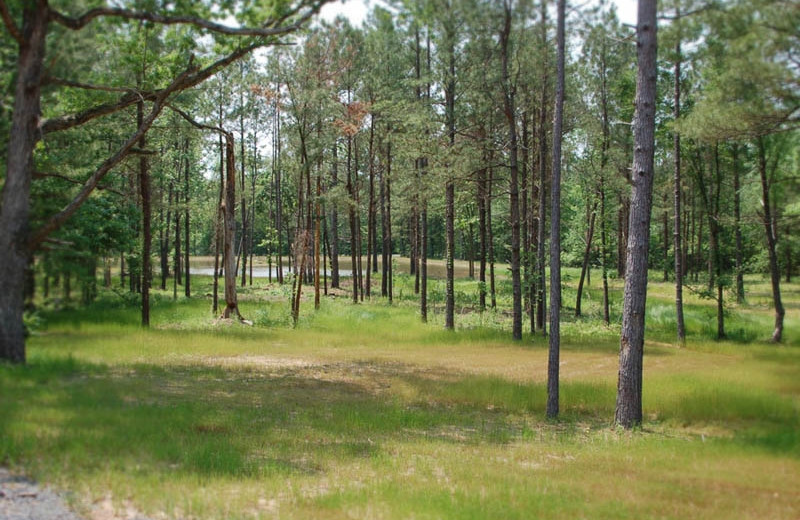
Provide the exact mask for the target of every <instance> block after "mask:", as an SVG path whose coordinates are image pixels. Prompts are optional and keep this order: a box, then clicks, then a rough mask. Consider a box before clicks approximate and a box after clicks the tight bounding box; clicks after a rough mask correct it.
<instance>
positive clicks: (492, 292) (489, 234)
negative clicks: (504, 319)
mask: <svg viewBox="0 0 800 520" xmlns="http://www.w3.org/2000/svg"><path fill="white" fill-rule="evenodd" d="M489 161H490V162H491V158H490V160H489ZM493 187H494V169H493V168H489V182H488V189H487V190H486V239H487V241H488V242H489V300H490V302H491V306H492V309H496V308H497V291H496V288H495V277H494V232H493V230H492V189H493Z"/></svg>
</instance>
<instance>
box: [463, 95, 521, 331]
mask: <svg viewBox="0 0 800 520" xmlns="http://www.w3.org/2000/svg"><path fill="white" fill-rule="evenodd" d="M526 104H527V103H526ZM529 151H530V132H529V117H528V111H527V110H526V111H525V112H523V113H522V165H521V166H520V235H521V238H522V251H521V253H520V264H521V267H522V291H523V292H522V309H523V312H524V313H525V315H527V316H528V317H529V319H530V317H533V313H532V312H531V310H532V309H533V306H532V301H531V297H530V294H531V291H530V290H529V288H530V287H531V285H532V284H531V270H530V261H529V260H530V257H531V236H530V214H531V213H532V211H533V206H531V207H530V208H529V207H528V201H529V199H528V161H529V158H530V153H529ZM531 180H532V179H531ZM530 190H531V191H533V182H531V184H530ZM471 229H472V224H471V223H470V230H471Z"/></svg>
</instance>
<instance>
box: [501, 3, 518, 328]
mask: <svg viewBox="0 0 800 520" xmlns="http://www.w3.org/2000/svg"><path fill="white" fill-rule="evenodd" d="M511 1H512V0H504V2H503V8H504V14H505V16H504V23H503V30H502V32H501V33H500V47H501V53H500V55H501V58H502V67H503V91H504V96H503V101H504V108H505V115H506V122H507V123H508V138H509V161H510V173H511V178H510V182H509V195H510V209H511V292H512V299H513V302H512V313H511V316H512V318H511V337H512V338H513V339H515V340H521V339H522V280H521V277H520V215H519V162H518V161H519V159H518V157H519V150H518V138H517V119H516V103H515V96H516V93H515V89H516V87H515V86H513V85H512V84H511V72H510V70H509V66H508V60H509V58H510V56H509V52H510V50H509V42H508V40H509V38H510V36H511V7H512V4H511Z"/></svg>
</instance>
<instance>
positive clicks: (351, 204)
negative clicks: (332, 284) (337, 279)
mask: <svg viewBox="0 0 800 520" xmlns="http://www.w3.org/2000/svg"><path fill="white" fill-rule="evenodd" d="M352 156H353V138H352V137H350V136H347V194H348V195H349V200H348V201H347V202H348V218H349V221H350V272H351V275H350V279H351V280H352V283H353V303H358V275H357V274H356V267H357V264H356V198H355V190H354V188H353V172H352V171H351V170H352V159H353V158H352Z"/></svg>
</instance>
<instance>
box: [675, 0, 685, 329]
mask: <svg viewBox="0 0 800 520" xmlns="http://www.w3.org/2000/svg"><path fill="white" fill-rule="evenodd" d="M675 17H676V22H675V23H677V24H680V18H681V13H680V8H678V10H677V12H676V13H675ZM674 75H675V79H674V81H675V86H674V95H673V97H674V108H673V116H674V118H675V120H676V121H677V120H678V119H679V118H680V116H681V35H680V25H678V37H677V39H676V42H675V68H674ZM672 158H673V165H674V175H673V184H674V185H673V188H672V189H673V192H672V203H673V212H674V218H675V220H674V227H673V231H672V244H673V249H674V250H675V323H676V328H677V333H678V341H680V342H681V344H683V343H685V342H686V325H685V323H684V319H683V269H684V265H683V249H682V248H683V244H681V191H682V189H681V136H680V134H679V133H678V132H674V133H673V135H672Z"/></svg>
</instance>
